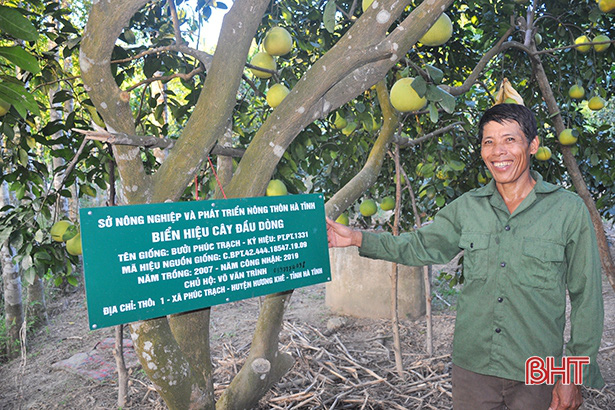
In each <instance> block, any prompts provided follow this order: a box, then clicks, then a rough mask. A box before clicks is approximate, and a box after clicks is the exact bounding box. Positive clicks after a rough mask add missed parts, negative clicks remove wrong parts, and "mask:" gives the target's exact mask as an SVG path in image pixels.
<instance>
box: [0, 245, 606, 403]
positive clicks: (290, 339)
mask: <svg viewBox="0 0 615 410" xmlns="http://www.w3.org/2000/svg"><path fill="white" fill-rule="evenodd" d="M610 236H611V237H610V239H611V243H613V242H614V240H615V236H613V235H610ZM437 268H438V269H447V268H448V267H446V266H444V267H437ZM603 287H604V289H603V296H604V301H605V326H604V334H603V339H602V346H601V350H600V353H599V356H598V360H599V364H600V366H601V369H602V373H603V376H604V378H605V380H606V382H607V386H606V387H605V388H604V389H603V390H602V391H597V390H591V389H585V390H584V396H585V404H584V407H583V408H585V409H615V293H614V291H613V289H612V287H611V286H610V284H609V283H608V282H607V281H606V280H605V281H604V283H603ZM435 290H436V291H437V292H439V293H438V296H440V297H441V299H440V298H438V297H436V298H435V299H434V306H435V307H436V308H437V309H436V310H435V311H434V314H433V335H434V336H433V337H434V343H433V348H434V349H433V355H432V356H431V357H430V356H428V355H427V353H426V349H425V333H426V324H425V320H424V319H419V320H415V321H412V320H402V321H401V323H400V333H401V344H402V357H403V362H404V378H403V379H402V378H400V377H399V376H398V374H397V372H396V370H395V359H394V354H393V349H392V340H393V339H392V331H391V324H390V321H388V320H373V319H359V318H350V317H340V316H337V315H335V314H334V313H332V312H330V311H329V309H328V308H327V307H326V306H325V285H324V284H320V285H315V286H310V287H306V288H300V289H297V290H295V292H294V293H293V295H292V297H291V299H290V302H289V305H288V308H287V311H286V315H285V323H284V327H283V330H282V333H281V336H280V342H281V350H283V351H286V352H288V353H290V354H292V355H293V357H294V358H295V359H296V364H295V367H294V368H293V369H291V371H290V372H289V373H288V374H287V375H286V376H285V377H284V378H283V379H282V380H281V381H280V382H279V383H278V385H276V386H275V387H274V388H273V389H272V390H271V391H270V392H269V393H268V394H267V395H266V396H265V397H264V398H263V399H262V400H261V402H260V405H259V408H262V409H291V408H293V409H333V408H346V409H355V408H356V409H360V408H361V409H362V408H367V409H370V408H371V409H394V408H398V409H404V408H405V409H408V408H431V409H447V408H450V407H451V401H450V353H451V345H452V331H453V326H454V320H455V310H454V301H453V300H454V296H455V295H454V292H447V290H446V288H445V287H441V288H435ZM442 299H443V300H445V301H448V302H449V303H452V307H448V306H447V305H446V304H445V303H444V302H442ZM49 300H50V301H49V313H50V323H49V325H48V326H46V327H44V328H42V329H40V330H39V331H37V332H36V333H35V334H33V335H31V336H29V340H28V347H27V351H26V353H25V355H23V357H21V358H19V359H16V360H13V361H11V362H9V363H5V364H3V365H2V366H1V367H0V380H2V383H0V408H1V409H88V410H94V409H114V408H118V406H117V387H116V382H115V380H114V379H113V378H112V377H111V378H110V379H106V380H102V381H95V380H94V379H92V378H91V377H87V376H83V375H78V374H75V373H73V372H69V371H67V370H62V369H58V368H57V363H59V362H61V361H62V360H65V359H68V358H70V357H71V356H73V355H75V354H77V353H91V352H97V353H99V352H100V354H101V355H102V356H104V355H106V358H107V359H108V360H109V362H110V363H114V362H113V358H112V356H111V354H110V352H109V351H110V349H103V348H102V346H104V342H105V339H107V338H109V337H113V336H114V329H113V328H106V329H100V330H95V331H90V330H89V329H88V324H87V316H86V305H85V296H84V290H83V287H79V288H78V289H77V290H76V291H75V292H73V293H72V294H70V295H68V296H64V297H60V296H59V295H57V294H56V295H54V294H51V295H50V298H49ZM259 303H260V299H258V298H255V299H249V300H244V301H239V302H234V303H230V304H227V305H222V306H217V307H214V308H212V322H211V334H212V352H213V358H212V360H213V364H214V369H215V377H216V384H215V388H216V392H217V394H219V393H220V392H221V391H222V390H223V389H224V387H225V386H226V385H227V384H228V383H229V381H230V380H231V379H232V377H233V375H234V374H236V372H237V371H238V369H239V368H240V367H241V364H242V362H243V360H244V359H245V357H246V355H247V353H248V350H249V345H250V337H251V333H252V329H253V328H254V324H255V322H256V318H257V315H258V309H259ZM126 337H127V338H128V337H129V336H128V333H126ZM54 364H56V366H54ZM133 364H134V366H133V367H131V368H130V373H131V376H130V403H129V405H128V406H126V407H125V408H129V409H166V406H165V405H164V403H163V401H162V400H161V398H160V397H159V396H158V394H157V393H156V392H155V390H154V389H153V388H152V386H151V384H150V383H149V381H148V380H147V378H146V377H145V376H144V373H143V371H142V370H141V368H140V366H139V365H138V364H136V363H133ZM98 375H99V376H100V372H99V373H98ZM111 376H112V375H111Z"/></svg>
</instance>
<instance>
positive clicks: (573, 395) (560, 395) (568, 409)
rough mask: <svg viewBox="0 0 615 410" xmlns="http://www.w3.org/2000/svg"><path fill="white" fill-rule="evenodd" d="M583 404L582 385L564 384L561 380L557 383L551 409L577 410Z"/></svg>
mask: <svg viewBox="0 0 615 410" xmlns="http://www.w3.org/2000/svg"><path fill="white" fill-rule="evenodd" d="M581 404H583V396H581V386H577V385H576V384H562V381H561V380H558V381H557V383H555V387H554V388H553V399H552V400H551V405H550V406H549V410H576V409H578V408H579V407H581Z"/></svg>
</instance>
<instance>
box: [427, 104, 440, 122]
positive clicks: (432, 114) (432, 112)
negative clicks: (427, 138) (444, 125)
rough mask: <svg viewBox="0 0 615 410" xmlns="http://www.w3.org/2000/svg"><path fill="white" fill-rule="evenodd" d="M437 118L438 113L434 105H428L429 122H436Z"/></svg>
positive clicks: (438, 116)
mask: <svg viewBox="0 0 615 410" xmlns="http://www.w3.org/2000/svg"><path fill="white" fill-rule="evenodd" d="M438 118H440V114H439V113H438V108H436V104H434V103H433V102H431V103H429V119H430V121H431V122H433V123H436V122H438Z"/></svg>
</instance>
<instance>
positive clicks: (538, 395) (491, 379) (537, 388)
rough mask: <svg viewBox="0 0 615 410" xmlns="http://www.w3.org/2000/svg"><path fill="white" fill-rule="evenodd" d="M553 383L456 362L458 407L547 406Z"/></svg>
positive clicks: (532, 409)
mask: <svg viewBox="0 0 615 410" xmlns="http://www.w3.org/2000/svg"><path fill="white" fill-rule="evenodd" d="M552 391H553V386H551V385H546V384H540V385H526V384H525V383H523V382H519V381H515V380H509V379H503V378H501V377H496V376H486V375H483V374H478V373H474V372H471V371H469V370H466V369H463V368H461V367H459V366H456V365H453V409H455V410H504V409H510V410H547V409H548V408H549V404H551V393H552Z"/></svg>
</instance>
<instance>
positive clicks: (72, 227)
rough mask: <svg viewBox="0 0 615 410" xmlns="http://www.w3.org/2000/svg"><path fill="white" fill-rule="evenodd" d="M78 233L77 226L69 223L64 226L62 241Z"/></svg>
mask: <svg viewBox="0 0 615 410" xmlns="http://www.w3.org/2000/svg"><path fill="white" fill-rule="evenodd" d="M78 233H79V228H77V226H75V225H70V226H69V227H68V228H66V231H65V232H64V235H62V241H64V242H66V241H68V240H69V239H71V238H72V237H74V236H75V235H77V234H78Z"/></svg>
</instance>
